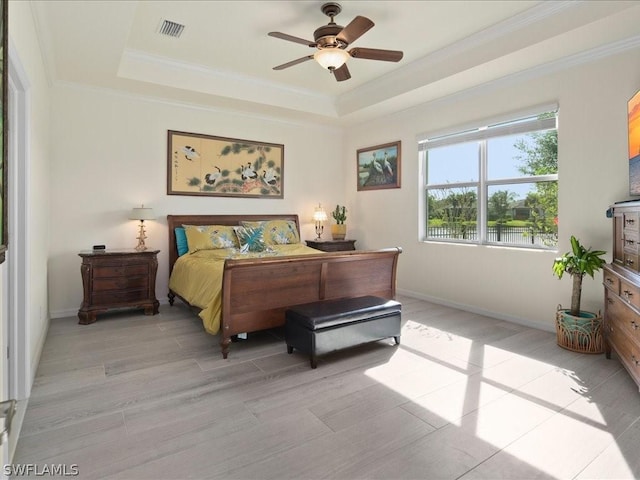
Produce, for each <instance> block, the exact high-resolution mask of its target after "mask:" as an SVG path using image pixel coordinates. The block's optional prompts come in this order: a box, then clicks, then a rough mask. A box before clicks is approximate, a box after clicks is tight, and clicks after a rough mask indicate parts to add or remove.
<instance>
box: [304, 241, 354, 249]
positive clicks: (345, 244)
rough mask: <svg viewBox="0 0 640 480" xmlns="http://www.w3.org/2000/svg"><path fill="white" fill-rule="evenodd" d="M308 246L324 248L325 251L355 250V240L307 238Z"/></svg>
mask: <svg viewBox="0 0 640 480" xmlns="http://www.w3.org/2000/svg"><path fill="white" fill-rule="evenodd" d="M305 242H306V243H307V246H308V247H311V248H315V249H316V250H322V251H323V252H341V251H344V250H355V249H356V246H355V243H356V241H355V240H305Z"/></svg>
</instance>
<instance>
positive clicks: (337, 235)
mask: <svg viewBox="0 0 640 480" xmlns="http://www.w3.org/2000/svg"><path fill="white" fill-rule="evenodd" d="M331 216H332V217H333V219H334V220H335V221H336V223H335V224H334V225H331V237H332V238H333V239H334V240H344V237H345V236H346V235H347V225H346V224H345V223H344V222H345V221H346V220H347V207H345V206H342V207H341V206H340V205H336V209H335V210H334V211H333V212H331Z"/></svg>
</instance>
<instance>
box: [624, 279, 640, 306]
mask: <svg viewBox="0 0 640 480" xmlns="http://www.w3.org/2000/svg"><path fill="white" fill-rule="evenodd" d="M620 298H622V300H624V301H625V302H627V303H630V304H631V305H633V306H634V307H636V308H640V289H639V288H638V287H637V286H635V285H633V284H631V283H629V282H627V281H626V280H620Z"/></svg>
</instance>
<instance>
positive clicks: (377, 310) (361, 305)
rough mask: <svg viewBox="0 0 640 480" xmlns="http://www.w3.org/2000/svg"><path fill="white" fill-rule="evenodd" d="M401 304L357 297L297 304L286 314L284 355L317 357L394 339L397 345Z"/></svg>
mask: <svg viewBox="0 0 640 480" xmlns="http://www.w3.org/2000/svg"><path fill="white" fill-rule="evenodd" d="M401 307H402V306H401V304H400V303H399V302H396V301H395V300H387V299H384V298H380V297H373V296H367V297H356V298H343V299H338V300H323V301H319V302H313V303H306V304H303V305H296V306H295V307H291V308H289V309H287V311H286V313H285V318H286V323H285V330H284V331H285V341H286V343H287V352H288V353H293V349H294V348H295V349H297V350H300V351H301V352H304V353H308V354H309V355H310V357H311V358H310V360H311V368H316V367H317V365H318V364H317V357H318V355H323V354H325V353H329V352H333V351H335V350H340V349H342V348H347V347H353V346H356V345H360V344H362V343H368V342H375V341H377V340H382V339H384V338H389V337H393V338H394V340H395V342H396V345H398V344H400V314H401Z"/></svg>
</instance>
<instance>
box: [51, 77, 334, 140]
mask: <svg viewBox="0 0 640 480" xmlns="http://www.w3.org/2000/svg"><path fill="white" fill-rule="evenodd" d="M53 86H54V87H56V88H67V89H69V90H78V91H87V92H93V93H99V94H101V95H110V96H114V97H119V98H123V99H126V100H134V101H140V102H145V103H151V104H156V105H165V106H168V107H178V108H187V109H190V110H199V111H205V112H210V113H216V114H220V115H233V116H236V117H244V118H248V119H252V120H256V119H257V120H261V121H265V122H271V123H279V124H282V125H289V126H296V127H300V126H302V127H313V128H314V129H326V130H329V131H333V132H339V131H342V128H341V127H340V126H339V125H337V124H336V123H335V121H334V120H333V119H326V117H321V120H319V121H313V120H307V119H300V118H296V119H291V118H288V117H287V116H286V115H282V116H278V115H275V114H274V115H268V114H261V113H256V112H245V111H244V110H241V109H235V108H225V107H216V106H213V105H203V104H201V103H193V102H189V101H181V100H173V99H169V98H167V97H164V96H154V95H145V94H141V93H134V92H130V91H127V90H118V89H114V88H107V87H98V86H94V85H87V84H84V83H76V82H70V81H67V80H58V81H56V82H54V85H53Z"/></svg>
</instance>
